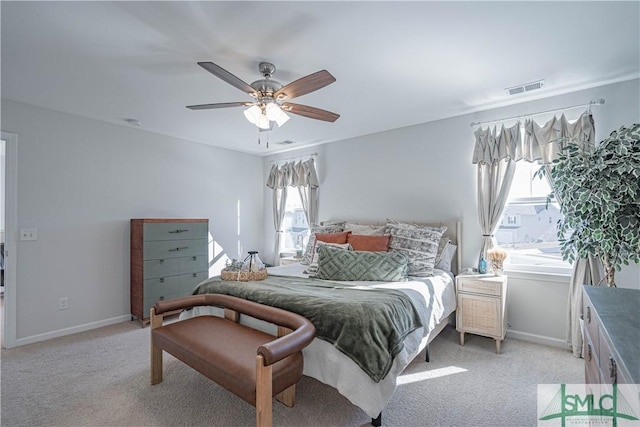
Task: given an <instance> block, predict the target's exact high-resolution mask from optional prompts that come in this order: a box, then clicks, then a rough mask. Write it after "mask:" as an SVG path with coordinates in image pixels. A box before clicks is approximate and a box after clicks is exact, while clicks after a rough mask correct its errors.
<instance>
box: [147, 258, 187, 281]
mask: <svg viewBox="0 0 640 427" xmlns="http://www.w3.org/2000/svg"><path fill="white" fill-rule="evenodd" d="M189 259H191V258H189ZM181 260H182V258H167V259H163V258H161V259H151V260H147V261H144V279H153V278H157V277H164V276H175V275H176V274H178V272H179V271H180V263H181Z"/></svg>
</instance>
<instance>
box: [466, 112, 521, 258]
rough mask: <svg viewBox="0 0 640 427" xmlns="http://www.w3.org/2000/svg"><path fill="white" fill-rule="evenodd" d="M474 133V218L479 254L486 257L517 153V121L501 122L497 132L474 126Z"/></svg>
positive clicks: (505, 197)
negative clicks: (478, 233) (479, 239)
mask: <svg viewBox="0 0 640 427" xmlns="http://www.w3.org/2000/svg"><path fill="white" fill-rule="evenodd" d="M475 135H476V147H475V150H474V153H473V163H477V165H478V195H477V199H478V200H477V202H478V221H479V222H480V228H481V230H482V245H481V247H480V255H479V256H483V257H485V258H486V256H487V250H489V249H491V248H492V247H493V246H495V238H494V237H493V232H494V231H495V229H496V228H497V226H498V222H499V221H500V219H501V218H502V212H503V210H504V206H505V204H506V203H507V198H508V197H509V190H510V189H511V182H512V181H513V174H514V173H515V171H516V160H517V158H518V157H519V156H520V154H519V150H520V149H521V148H520V147H521V145H522V143H521V140H522V138H521V136H520V135H521V133H520V122H518V123H516V124H515V125H514V126H513V127H511V128H507V129H505V127H504V126H502V127H501V129H500V130H499V131H498V132H497V133H496V128H495V127H494V128H493V129H489V128H487V129H484V130H483V129H478V130H476V132H475ZM514 157H515V158H514Z"/></svg>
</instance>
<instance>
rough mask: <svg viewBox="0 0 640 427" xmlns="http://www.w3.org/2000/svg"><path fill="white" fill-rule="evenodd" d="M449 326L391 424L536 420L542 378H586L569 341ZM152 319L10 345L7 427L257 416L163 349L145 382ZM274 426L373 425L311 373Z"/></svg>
mask: <svg viewBox="0 0 640 427" xmlns="http://www.w3.org/2000/svg"><path fill="white" fill-rule="evenodd" d="M494 350H495V345H494V341H493V340H492V339H489V338H484V337H479V336H474V335H469V334H467V335H466V343H465V346H463V347H462V346H460V345H459V344H458V334H457V332H456V331H455V329H453V328H450V327H448V328H446V329H445V330H444V331H443V333H442V334H441V335H440V336H439V337H438V338H437V339H436V340H435V341H434V342H433V343H432V345H431V360H432V362H430V363H425V362H424V355H423V354H421V355H419V356H418V357H417V358H416V359H415V360H414V361H413V363H412V364H411V365H410V366H409V367H408V368H407V370H406V371H405V373H404V374H403V375H402V377H401V378H400V385H399V386H398V389H397V390H396V393H395V394H394V396H393V398H392V399H391V401H390V402H389V404H388V405H387V408H386V409H385V411H384V413H383V417H382V422H383V426H510V427H514V426H534V425H536V424H537V422H536V414H537V408H536V404H537V394H536V390H537V384H539V383H541V384H559V383H582V382H583V381H584V374H583V361H582V359H577V358H574V357H573V356H572V354H571V352H570V351H568V350H562V349H558V348H554V347H547V346H542V345H538V344H533V343H529V342H525V341H519V340H514V339H507V340H506V341H504V342H503V347H502V353H501V354H495V352H494ZM148 365H149V328H148V327H147V328H144V329H142V328H140V324H139V323H137V322H124V323H121V324H118V325H113V326H109V327H105V328H101V329H97V330H94V331H89V332H84V333H81V334H76V335H73V336H68V337H63V338H58V339H54V340H50V341H46V342H42V343H36V344H31V345H27V346H23V347H19V348H15V349H11V350H4V351H3V352H2V365H1V366H2V372H1V373H2V377H1V382H2V394H1V399H2V401H1V402H2V404H1V415H0V416H1V422H2V425H3V426H7V427H13V426H16V427H18V426H29V427H35V426H48V427H49V426H114V427H115V426H149V427H151V426H167V427H169V426H171V427H174V426H253V425H255V412H254V408H253V407H252V406H251V405H249V404H247V403H245V402H244V401H242V400H241V399H239V398H237V397H235V396H234V395H232V394H231V393H229V392H227V391H226V390H224V389H222V388H220V387H218V386H217V385H216V384H215V383H213V382H211V381H209V380H208V379H206V378H205V377H203V376H202V375H200V374H198V373H197V372H195V371H193V370H192V369H190V368H188V367H186V366H185V365H183V364H182V363H181V362H179V361H177V360H176V359H173V358H172V357H171V356H169V355H167V354H166V353H165V364H164V366H165V368H164V381H163V382H162V383H160V384H158V385H155V386H150V385H149V370H148ZM273 419H274V425H275V426H322V427H326V426H365V425H370V424H369V422H370V418H369V417H368V416H367V415H366V414H365V413H364V412H362V410H360V409H359V408H357V407H355V406H353V405H352V404H351V403H350V402H349V401H348V400H347V399H345V398H344V397H342V396H341V395H340V394H338V393H337V392H336V391H335V390H334V389H333V388H331V387H329V386H326V385H324V384H322V383H320V382H318V381H316V380H314V379H312V378H308V377H304V378H302V380H301V381H300V383H299V385H298V387H297V403H296V406H295V407H293V408H287V407H285V406H284V405H282V404H280V403H279V402H275V401H274V415H273Z"/></svg>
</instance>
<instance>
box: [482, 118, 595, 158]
mask: <svg viewBox="0 0 640 427" xmlns="http://www.w3.org/2000/svg"><path fill="white" fill-rule="evenodd" d="M521 128H523V129H524V132H521ZM474 134H475V137H476V144H475V148H474V151H473V164H478V163H487V164H491V163H493V162H495V161H499V160H505V159H511V160H514V161H518V160H525V161H528V162H535V161H538V160H542V161H543V162H544V163H550V162H551V161H553V159H555V158H556V157H557V156H558V153H559V152H560V151H561V150H562V147H561V146H560V144H559V143H558V142H557V140H558V138H563V137H567V138H574V139H579V140H584V141H590V142H593V140H594V138H595V128H594V124H593V116H592V115H591V112H589V111H586V112H584V113H583V114H582V115H580V117H579V118H578V119H577V120H576V121H574V122H569V120H567V118H566V117H565V115H564V114H562V116H560V117H553V118H552V119H551V120H549V121H547V122H546V123H545V124H543V125H539V124H538V123H536V122H535V121H533V120H531V119H527V120H525V121H524V124H523V123H522V122H517V123H516V124H515V125H513V126H511V127H509V128H505V127H504V125H502V126H500V128H498V127H497V126H494V127H487V128H485V129H482V128H478V129H477V130H476V131H475V132H474Z"/></svg>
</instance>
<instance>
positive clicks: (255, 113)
mask: <svg viewBox="0 0 640 427" xmlns="http://www.w3.org/2000/svg"><path fill="white" fill-rule="evenodd" d="M261 115H262V110H261V109H260V107H258V106H257V105H252V106H251V107H249V108H247V109H246V110H244V116H245V117H246V118H247V120H249V122H250V123H251V124H254V125H257V123H258V118H259V117H260V116H261Z"/></svg>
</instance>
